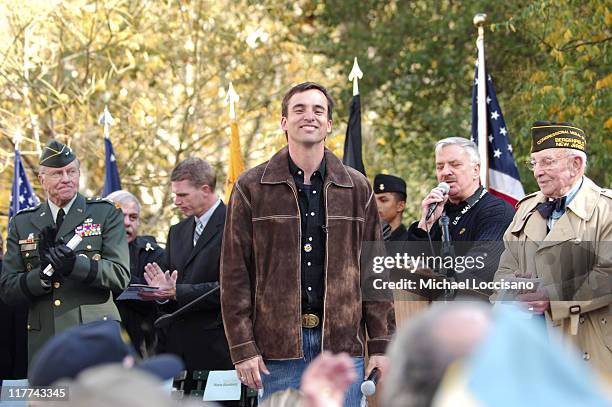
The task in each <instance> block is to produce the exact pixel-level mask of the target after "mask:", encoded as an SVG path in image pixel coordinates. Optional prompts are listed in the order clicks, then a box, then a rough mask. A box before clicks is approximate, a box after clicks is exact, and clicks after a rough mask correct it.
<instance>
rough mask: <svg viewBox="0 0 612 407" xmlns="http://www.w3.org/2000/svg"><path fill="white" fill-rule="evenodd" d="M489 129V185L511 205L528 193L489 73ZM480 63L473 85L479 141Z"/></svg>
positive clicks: (474, 133)
mask: <svg viewBox="0 0 612 407" xmlns="http://www.w3.org/2000/svg"><path fill="white" fill-rule="evenodd" d="M486 84H487V92H486V94H487V99H486V102H487V117H486V120H487V133H488V136H487V138H488V143H489V145H488V152H489V154H488V155H489V187H488V190H489V192H490V193H492V194H493V195H496V196H498V197H500V198H502V199H503V200H505V201H508V202H509V203H510V204H511V205H512V206H515V205H516V204H517V202H518V201H519V200H520V199H521V198H522V197H523V196H525V190H524V189H523V185H522V184H521V177H520V176H519V171H518V168H517V167H516V162H515V161H514V154H513V153H512V144H510V139H509V138H508V128H507V127H506V122H505V121H504V116H503V115H502V111H501V108H500V107H499V103H498V101H497V96H496V95H495V88H494V87H493V79H492V78H491V75H490V74H487V80H486ZM477 87H478V67H477V68H476V70H475V73H474V85H473V87H472V141H474V142H475V143H476V144H478V119H479V118H478V101H477V98H478V96H477V95H478V90H477Z"/></svg>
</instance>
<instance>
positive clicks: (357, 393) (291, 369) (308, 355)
mask: <svg viewBox="0 0 612 407" xmlns="http://www.w3.org/2000/svg"><path fill="white" fill-rule="evenodd" d="M321 335H322V332H321V327H320V326H319V327H317V328H312V329H308V328H302V339H303V344H302V346H303V349H304V358H303V359H291V360H265V361H264V362H265V364H266V367H267V368H268V370H269V371H270V375H266V374H264V373H262V374H261V381H262V382H263V389H264V394H263V396H262V397H260V398H259V402H260V403H261V402H262V401H263V400H264V399H266V398H267V397H269V396H271V395H272V394H274V393H276V392H277V391H282V390H286V389H289V388H293V389H299V388H300V380H301V379H302V374H303V373H304V371H305V370H306V368H307V367H308V365H309V364H310V362H312V361H313V360H314V359H315V358H316V357H317V356H319V354H320V353H321ZM353 361H354V363H355V368H356V369H357V380H356V381H355V382H354V383H353V384H351V386H350V387H349V388H348V390H347V392H346V394H345V399H344V406H345V407H359V405H360V402H361V388H360V387H361V383H362V382H363V376H364V365H363V358H362V357H356V358H353Z"/></svg>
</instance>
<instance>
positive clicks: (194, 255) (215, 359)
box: [144, 158, 233, 392]
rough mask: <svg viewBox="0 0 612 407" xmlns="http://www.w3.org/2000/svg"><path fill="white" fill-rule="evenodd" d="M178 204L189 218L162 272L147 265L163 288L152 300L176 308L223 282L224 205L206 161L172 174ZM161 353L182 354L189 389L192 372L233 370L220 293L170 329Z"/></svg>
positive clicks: (171, 240)
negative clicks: (164, 302)
mask: <svg viewBox="0 0 612 407" xmlns="http://www.w3.org/2000/svg"><path fill="white" fill-rule="evenodd" d="M170 181H171V185H172V193H173V194H174V204H175V205H176V206H177V207H178V208H179V209H180V210H181V212H182V213H183V215H185V216H186V217H187V218H186V219H184V220H182V221H181V222H179V223H178V224H176V225H173V226H172V227H171V228H170V231H169V233H168V241H167V244H166V264H167V266H168V269H169V270H173V271H172V272H170V271H169V270H166V272H165V273H164V272H163V271H162V269H161V267H159V265H157V264H156V263H152V264H149V265H147V266H145V279H146V280H147V282H148V283H149V285H151V286H157V287H160V290H158V291H157V292H155V293H154V294H148V295H147V294H145V295H144V297H145V298H148V299H155V300H157V301H158V302H163V301H167V303H166V304H165V307H166V308H167V309H168V311H175V310H177V309H178V308H180V307H183V306H185V305H186V304H188V303H189V302H191V301H193V300H195V299H196V298H198V297H201V296H202V295H203V294H205V293H207V292H208V291H209V290H211V289H214V288H217V287H218V286H219V259H220V256H221V240H222V238H223V225H224V223H225V205H224V204H223V202H221V200H220V199H219V197H218V196H217V194H216V193H215V185H216V175H215V173H214V170H213V169H212V167H211V166H210V164H208V163H207V162H206V161H204V160H202V159H200V158H187V159H186V160H184V161H182V162H181V163H179V164H178V165H177V166H176V168H175V169H174V170H173V171H172V174H171V176H170ZM161 346H162V349H160V350H162V351H165V352H170V353H175V354H177V355H178V356H180V357H182V358H183V361H184V362H185V365H186V367H187V371H188V379H187V381H186V383H185V390H186V391H187V392H188V391H189V390H192V389H193V387H194V382H193V381H192V378H193V376H192V372H193V371H194V370H231V369H233V364H232V362H231V359H230V356H229V348H228V345H227V340H226V338H225V332H224V329H223V322H222V319H221V305H220V300H219V292H218V291H217V292H215V293H214V294H212V295H210V296H208V297H206V299H204V300H203V301H201V302H199V303H198V304H197V305H196V306H194V307H193V308H190V309H189V311H188V312H186V313H184V314H182V315H181V316H180V317H178V318H177V319H176V320H175V321H173V323H172V324H171V325H170V326H169V328H168V329H167V332H166V335H165V343H164V344H161Z"/></svg>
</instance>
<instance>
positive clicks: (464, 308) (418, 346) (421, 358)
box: [382, 302, 491, 407]
mask: <svg viewBox="0 0 612 407" xmlns="http://www.w3.org/2000/svg"><path fill="white" fill-rule="evenodd" d="M490 321H491V308H490V307H489V306H487V305H485V304H484V303H476V302H471V303H470V302H462V303H458V302H454V303H451V304H439V305H438V304H436V305H434V306H432V307H431V308H429V309H428V310H427V311H425V312H423V313H421V314H420V315H418V316H417V317H416V318H415V319H413V320H411V321H410V324H409V325H408V326H405V327H404V329H402V330H401V331H400V332H399V333H398V335H397V337H396V338H395V339H394V340H393V342H392V343H391V345H390V347H389V350H388V355H389V359H390V361H391V366H390V369H389V374H388V377H387V378H386V380H385V387H384V391H383V394H382V405H383V406H386V407H426V406H430V405H431V403H432V401H433V398H434V396H435V394H436V391H437V390H438V386H439V385H440V383H441V381H442V378H443V377H444V373H445V371H446V369H447V368H448V367H449V366H450V365H451V364H452V363H453V362H454V361H455V360H457V359H459V358H462V357H464V356H466V355H468V354H470V353H471V352H472V351H473V350H474V348H475V346H476V345H477V344H478V341H479V340H480V339H481V337H482V336H484V333H483V329H482V328H485V329H486V328H488V326H489V324H490ZM458 328H461V329H463V330H464V332H463V333H462V334H458V333H457V329H458ZM485 332H486V331H485Z"/></svg>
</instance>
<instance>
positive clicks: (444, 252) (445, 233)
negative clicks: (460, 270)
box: [438, 213, 457, 300]
mask: <svg viewBox="0 0 612 407" xmlns="http://www.w3.org/2000/svg"><path fill="white" fill-rule="evenodd" d="M448 224H449V219H448V216H447V215H446V213H443V214H442V216H440V219H439V220H438V225H439V226H440V230H441V232H442V247H441V248H440V257H442V258H445V257H452V258H454V257H455V248H454V247H453V243H452V241H451V237H450V232H449V230H448ZM442 272H443V273H444V275H445V276H446V277H447V278H448V279H449V280H451V282H453V281H455V272H454V270H452V269H447V268H443V269H442ZM456 294H457V293H456V292H455V290H453V289H448V290H444V299H445V300H452V299H453V298H454V297H455V295H456Z"/></svg>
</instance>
